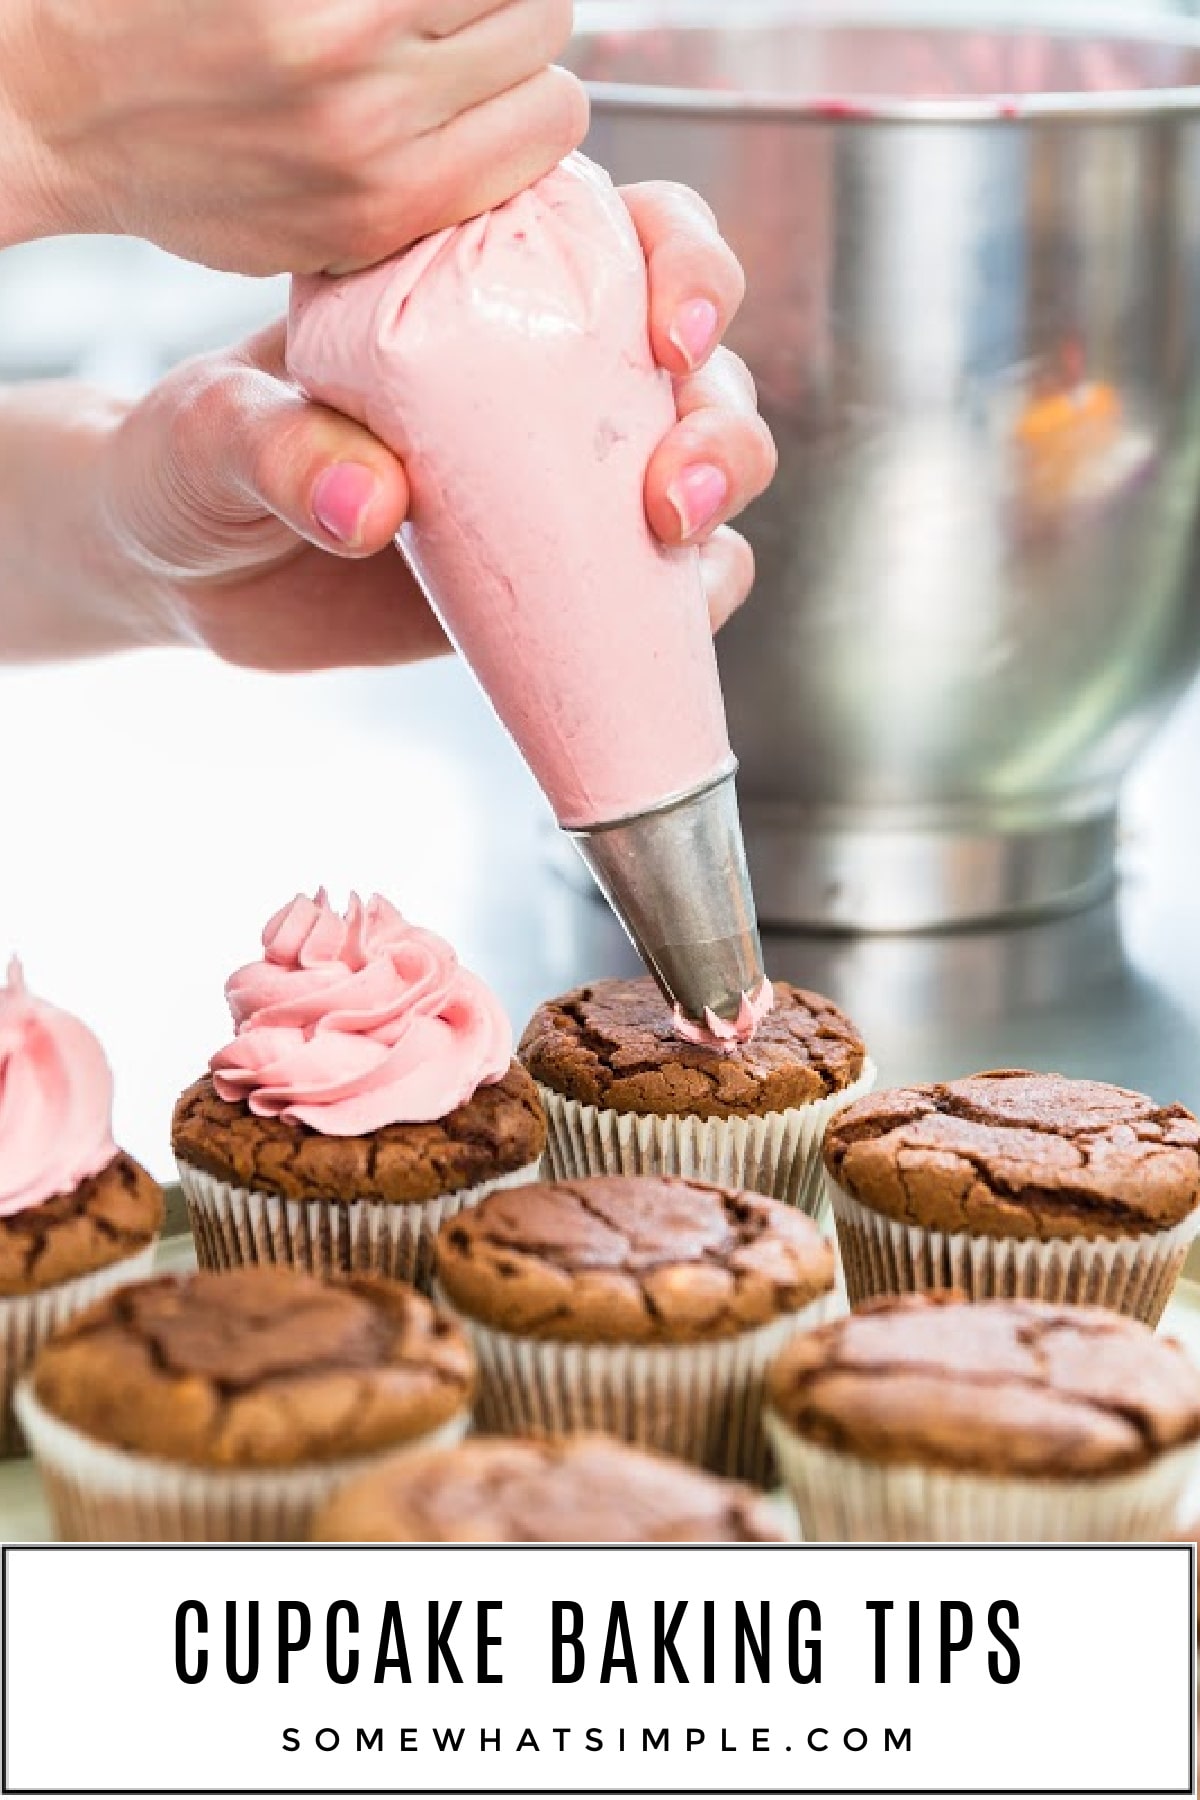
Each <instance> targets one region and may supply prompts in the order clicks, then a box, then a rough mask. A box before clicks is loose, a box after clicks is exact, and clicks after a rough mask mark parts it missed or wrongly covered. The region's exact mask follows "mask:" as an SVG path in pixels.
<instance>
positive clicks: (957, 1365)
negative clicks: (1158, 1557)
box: [767, 1294, 1200, 1543]
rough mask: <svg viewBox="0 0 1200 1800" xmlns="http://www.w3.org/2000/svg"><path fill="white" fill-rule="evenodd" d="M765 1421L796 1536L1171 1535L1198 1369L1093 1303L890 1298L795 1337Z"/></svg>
mask: <svg viewBox="0 0 1200 1800" xmlns="http://www.w3.org/2000/svg"><path fill="white" fill-rule="evenodd" d="M767 1403H768V1410H767V1421H768V1428H769V1430H770V1432H771V1435H772V1438H773V1441H774V1444H775V1449H776V1453H777V1455H778V1458H779V1463H780V1467H781V1469H782V1472H783V1478H784V1480H785V1482H786V1484H787V1486H788V1488H789V1490H790V1492H791V1494H792V1497H793V1499H794V1500H795V1503H796V1508H797V1512H798V1514H799V1517H800V1523H801V1526H802V1528H803V1531H804V1535H805V1536H806V1537H809V1538H817V1539H853V1540H869V1539H885V1540H901V1541H913V1542H916V1541H926V1540H927V1541H930V1542H933V1541H940V1540H943V1539H954V1540H959V1541H961V1540H969V1539H978V1540H980V1541H984V1542H990V1541H994V1540H1014V1539H1016V1540H1021V1539H1023V1540H1025V1541H1028V1542H1034V1543H1036V1542H1042V1541H1048V1540H1053V1539H1065V1540H1070V1539H1080V1540H1089V1541H1095V1540H1097V1539H1099V1540H1105V1539H1109V1538H1113V1539H1116V1538H1130V1537H1156V1536H1160V1535H1169V1533H1170V1530H1171V1527H1172V1524H1173V1522H1174V1520H1175V1518H1176V1516H1177V1514H1178V1509H1179V1504H1180V1501H1181V1499H1182V1497H1183V1494H1184V1493H1185V1491H1186V1489H1187V1487H1188V1485H1189V1482H1190V1480H1191V1478H1192V1474H1193V1471H1194V1470H1195V1467H1196V1462H1197V1452H1198V1450H1200V1370H1197V1368H1196V1367H1195V1365H1194V1364H1193V1363H1192V1362H1191V1360H1190V1359H1189V1357H1188V1355H1187V1353H1186V1351H1185V1350H1184V1349H1183V1347H1182V1345H1180V1344H1177V1343H1175V1342H1173V1341H1172V1340H1170V1339H1166V1338H1157V1337H1155V1335H1154V1334H1153V1332H1151V1331H1150V1330H1149V1329H1148V1328H1147V1327H1146V1326H1145V1325H1141V1324H1139V1323H1138V1322H1137V1321H1136V1320H1134V1319H1126V1318H1121V1317H1119V1316H1118V1315H1117V1314H1116V1313H1112V1312H1108V1311H1106V1310H1104V1309H1103V1308H1101V1307H1091V1306H1086V1307H1076V1306H1052V1305H1048V1304H1046V1303H1045V1302H1043V1301H1038V1300H985V1301H982V1302H979V1303H973V1302H967V1301H959V1300H954V1299H948V1298H946V1297H945V1296H933V1295H917V1294H910V1295H906V1296H904V1297H903V1298H901V1299H897V1300H890V1301H878V1302H875V1303H873V1304H872V1305H870V1306H867V1307H864V1308H863V1310H862V1311H861V1312H857V1313H851V1314H850V1315H848V1316H847V1317H845V1318H841V1319H837V1320H834V1321H832V1322H831V1323H828V1324H826V1325H824V1326H822V1327H820V1328H819V1329H818V1330H816V1331H811V1332H807V1333H805V1334H804V1335H803V1336H801V1337H798V1338H796V1339H795V1340H794V1342H793V1343H791V1344H790V1345H788V1347H787V1348H786V1349H785V1350H784V1351H783V1352H782V1354H781V1355H780V1356H779V1358H778V1359H777V1360H776V1362H775V1363H774V1365H773V1366H772V1368H771V1370H770V1372H769V1374H768V1377H767Z"/></svg>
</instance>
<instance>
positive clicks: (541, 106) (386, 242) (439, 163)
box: [329, 66, 588, 275]
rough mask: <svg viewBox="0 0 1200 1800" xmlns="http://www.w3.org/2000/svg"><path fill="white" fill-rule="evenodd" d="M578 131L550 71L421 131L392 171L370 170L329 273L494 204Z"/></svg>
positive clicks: (557, 72)
mask: <svg viewBox="0 0 1200 1800" xmlns="http://www.w3.org/2000/svg"><path fill="white" fill-rule="evenodd" d="M587 129H588V101H587V94H586V93H585V91H584V89H583V86H582V85H581V83H580V82H578V81H577V80H576V79H575V77H574V76H573V75H570V74H568V72H567V71H566V70H565V69H560V68H558V67H556V66H552V67H550V68H546V69H542V70H541V71H540V72H539V73H538V74H536V75H534V76H532V77H531V78H530V79H529V80H528V81H522V82H520V83H519V84H518V85H517V86H516V87H510V88H509V89H508V90H507V91H506V92H504V93H502V94H497V95H496V96H495V97H494V98H492V99H490V100H486V101H484V102H483V104H482V105H479V106H473V107H471V108H470V110H469V111H467V112H464V113H460V114H459V115H458V117H457V118H455V119H451V120H450V121H449V122H448V123H447V124H445V125H441V126H438V127H437V128H436V129H435V130H432V131H427V132H426V133H425V134H424V136H422V137H420V138H418V139H417V140H416V141H415V142H414V143H412V144H410V145H408V146H406V147H405V148H403V149H402V151H401V152H400V156H399V160H398V161H397V162H396V163H395V164H394V165H391V164H382V165H380V167H379V168H378V170H377V172H376V174H377V178H376V180H375V181H374V182H373V184H372V187H371V191H370V194H369V195H368V196H367V199H366V201H365V202H364V203H362V204H361V205H359V207H358V208H357V210H356V219H355V226H354V230H353V233H352V239H351V241H352V244H353V254H352V255H351V256H349V257H347V258H345V259H342V260H339V261H338V262H336V263H333V264H331V265H330V266H329V273H331V274H335V275H340V274H346V273H347V272H349V271H350V270H351V269H355V268H362V267H365V266H366V265H368V264H370V263H373V262H378V261H380V260H381V259H382V258H383V257H385V256H390V255H392V253H393V252H394V251H396V250H398V249H402V248H403V247H404V245H405V244H410V243H414V242H415V241H416V240H417V239H418V238H421V237H427V236H428V235H429V234H430V233H431V232H435V231H441V230H443V229H444V228H445V227H446V226H448V225H458V224H461V223H462V221H463V220H464V219H471V218H474V217H475V216H476V215H477V214H479V213H482V212H488V211H490V210H491V209H492V208H493V207H496V206H501V205H503V204H504V202H505V201H506V200H511V199H512V197H513V195H514V194H519V193H521V192H522V191H523V190H524V189H525V188H527V187H530V186H531V185H532V184H533V182H535V181H538V180H540V178H541V177H542V176H543V175H546V174H548V173H549V172H550V170H551V169H553V168H555V167H556V166H557V164H558V163H560V162H561V161H562V159H563V157H564V156H569V155H570V153H571V151H572V150H576V149H578V147H579V145H580V144H581V143H582V142H583V140H584V138H585V137H586V135H587ZM398 195H402V196H403V197H404V204H403V207H402V208H400V207H399V205H398V201H397V196H398Z"/></svg>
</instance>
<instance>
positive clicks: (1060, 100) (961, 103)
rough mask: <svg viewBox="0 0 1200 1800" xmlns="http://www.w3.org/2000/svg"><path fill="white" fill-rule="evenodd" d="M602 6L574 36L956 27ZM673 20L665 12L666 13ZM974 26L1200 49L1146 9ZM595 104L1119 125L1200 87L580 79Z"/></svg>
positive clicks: (930, 21) (585, 1) (795, 9)
mask: <svg viewBox="0 0 1200 1800" xmlns="http://www.w3.org/2000/svg"><path fill="white" fill-rule="evenodd" d="M606 5H607V0H605V4H604V5H602V4H600V0H590V3H589V0H580V4H579V6H578V7H577V10H576V37H577V38H579V37H589V36H596V35H599V34H600V33H602V32H603V31H611V30H614V29H618V30H620V31H622V32H623V33H626V32H627V33H628V34H630V35H637V34H638V33H640V32H651V31H660V30H664V29H667V30H670V29H675V30H679V29H685V28H687V27H688V26H692V27H695V26H697V25H700V24H703V23H706V22H707V21H708V20H709V19H711V20H712V22H713V23H714V24H716V25H719V26H722V27H724V28H725V29H731V28H732V29H739V28H743V29H744V28H751V27H753V26H754V25H755V24H763V23H767V22H769V21H771V20H772V19H775V20H777V22H783V23H786V22H787V18H788V15H789V14H791V15H792V16H793V17H794V18H795V21H796V22H797V23H804V22H805V21H806V20H807V22H809V23H812V24H816V23H818V22H821V21H822V19H824V21H826V22H829V23H835V22H838V21H840V22H841V23H843V24H845V25H847V26H855V25H857V26H858V27H859V28H863V29H870V28H871V27H872V26H874V27H876V28H878V27H881V26H895V25H897V24H899V25H903V24H904V23H906V22H907V23H909V24H911V25H913V26H914V28H916V27H922V28H925V29H929V30H946V31H954V30H958V31H962V30H963V29H964V27H963V25H962V23H961V21H960V22H959V23H958V24H956V23H955V17H954V11H953V10H949V9H947V10H943V11H939V8H938V6H937V4H936V0H935V3H934V4H931V5H927V6H926V8H925V9H924V12H923V14H922V15H921V16H919V17H918V16H915V15H914V14H909V13H900V14H898V15H897V14H896V13H895V12H893V10H892V8H891V5H890V4H889V5H888V6H887V7H886V8H884V7H872V6H871V5H870V0H867V3H866V4H864V0H857V3H856V4H855V3H852V4H850V5H847V6H844V7H842V6H838V5H836V4H833V5H830V4H825V5H824V6H814V5H811V4H810V5H808V6H805V5H804V4H803V0H800V3H799V4H798V3H797V0H791V3H790V4H783V5H780V4H779V0H776V4H774V5H766V6H763V7H761V8H760V9H756V8H755V7H754V6H753V4H744V9H743V10H742V11H741V12H740V14H739V15H738V16H737V18H736V22H735V23H734V24H732V26H731V21H730V18H729V13H728V8H727V6H725V5H723V4H718V3H717V0H683V3H682V4H677V5H676V6H675V7H674V8H673V7H672V6H671V5H670V4H669V3H668V4H667V5H666V6H664V5H663V4H662V0H659V7H658V9H657V11H658V16H656V15H655V13H654V12H651V13H650V14H649V16H648V17H644V18H643V19H641V20H640V21H634V22H632V23H624V24H622V25H620V26H616V27H614V25H613V23H612V15H611V14H609V17H608V19H607V20H606V19H605V6H606ZM673 11H674V12H675V13H676V14H677V15H678V16H677V17H675V18H672V16H671V15H672V12H673ZM973 23H974V26H975V28H976V29H977V30H985V29H991V30H994V31H997V32H1006V31H1008V32H1012V31H1017V30H1019V29H1021V26H1022V24H1023V23H1024V24H1026V25H1027V26H1028V27H1029V28H1030V29H1038V30H1041V31H1042V32H1044V33H1047V34H1049V35H1054V36H1060V37H1079V38H1085V37H1087V36H1094V35H1095V34H1096V33H1097V32H1099V31H1102V32H1103V33H1104V35H1106V36H1113V37H1118V38H1123V39H1126V40H1128V41H1129V42H1130V43H1135V44H1145V45H1147V46H1153V45H1163V46H1177V47H1178V48H1180V49H1191V50H1197V51H1200V22H1198V21H1191V20H1186V19H1170V20H1168V19H1163V18H1160V19H1157V20H1151V19H1147V18H1146V16H1145V15H1144V14H1138V13H1135V12H1132V11H1126V10H1125V9H1124V8H1121V9H1120V10H1118V11H1114V12H1112V13H1105V14H1103V15H1101V17H1100V18H1098V19H1093V20H1090V21H1088V26H1087V29H1086V30H1085V29H1084V28H1083V21H1081V20H1080V18H1079V16H1078V14H1072V13H1069V12H1062V11H1057V10H1055V11H1051V13H1050V16H1049V18H1043V19H1041V20H1038V21H1036V22H1035V21H1032V20H1031V21H1020V20H1016V19H1011V18H1010V19H1009V20H1008V22H1007V24H1003V23H1000V22H998V21H995V20H992V19H990V18H987V17H985V18H981V19H977V20H975V21H973ZM585 85H586V87H587V90H588V93H589V95H590V97H591V101H592V104H593V106H595V107H596V108H597V109H598V110H600V111H601V112H607V113H618V112H639V113H667V114H671V115H675V116H679V117H693V118H696V117H701V118H710V117H718V118H721V117H723V118H733V119H738V118H753V119H759V120H764V121H770V120H780V121H789V122H793V123H803V124H814V125H825V126H831V125H836V126H846V127H854V128H860V129H861V128H862V127H863V126H874V125H913V124H919V125H978V124H986V125H1008V126H1013V127H1020V126H1022V125H1025V124H1030V123H1042V122H1045V121H1055V120H1061V121H1064V122H1078V121H1081V120H1082V121H1084V122H1087V123H1104V122H1112V123H1125V122H1130V121H1132V122H1140V123H1144V122H1146V121H1147V120H1154V119H1160V118H1161V119H1163V120H1170V119H1178V118H1181V117H1184V118H1186V117H1189V116H1191V115H1196V116H1200V84H1198V85H1195V86H1187V87H1161V88H1136V89H1131V90H1128V91H1124V90H1121V89H1108V90H1101V91H1098V92H1090V93H1089V92H1076V91H1067V92H1047V93H1040V94H1005V93H997V94H983V95H969V96H964V97H962V98H956V99H949V100H946V99H928V100H923V99H903V98H901V97H898V96H897V97H889V96H886V95H883V96H880V95H874V94H855V93H853V92H849V93H845V94H839V95H838V96H836V98H835V97H833V96H828V95H811V96H804V97H797V98H795V99H789V98H788V97H787V96H786V95H781V94H773V93H769V92H761V91H758V90H755V89H752V88H748V89H745V90H744V91H742V92H739V93H730V92H728V91H727V90H725V89H720V90H718V89H713V88H691V87H674V86H659V85H656V84H654V83H642V82H612V81H586V82H585Z"/></svg>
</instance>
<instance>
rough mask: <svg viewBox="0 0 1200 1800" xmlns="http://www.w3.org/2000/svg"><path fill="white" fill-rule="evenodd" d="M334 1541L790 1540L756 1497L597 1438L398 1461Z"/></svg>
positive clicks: (332, 1515)
mask: <svg viewBox="0 0 1200 1800" xmlns="http://www.w3.org/2000/svg"><path fill="white" fill-rule="evenodd" d="M312 1536H313V1538H314V1539H316V1540H319V1541H325V1542H343V1543H381V1544H382V1543H428V1544H456V1543H457V1544H464V1543H465V1544H469V1543H492V1544H593V1543H598V1544H603V1543H611V1544H642V1543H660V1544H662V1543H675V1544H679V1543H703V1544H768V1543H778V1542H781V1541H783V1539H784V1538H785V1533H784V1531H783V1530H782V1528H781V1526H780V1523H779V1521H778V1519H777V1518H776V1517H775V1515H774V1513H773V1511H772V1509H771V1506H770V1504H769V1503H768V1502H767V1501H766V1500H765V1499H764V1497H763V1496H762V1495H761V1494H757V1493H755V1491H754V1490H753V1489H752V1488H749V1487H743V1486H742V1485H741V1484H740V1483H738V1482H732V1481H722V1480H720V1479H719V1478H718V1477H716V1476H714V1475H706V1474H704V1473H702V1472H701V1471H700V1470H698V1469H693V1468H689V1467H688V1465H687V1464H686V1463H681V1462H676V1461H674V1460H673V1459H672V1458H670V1457H665V1456H655V1455H652V1454H650V1453H649V1452H647V1451H645V1450H635V1449H632V1448H631V1447H630V1446H629V1445H627V1444H621V1443H618V1442H616V1441H615V1440H614V1439H613V1438H607V1437H601V1436H599V1435H598V1434H581V1435H579V1436H576V1437H565V1438H543V1439H538V1440H535V1439H531V1438H472V1439H471V1440H470V1441H469V1442H467V1443H465V1444H460V1445H458V1446H457V1448H455V1449H450V1450H431V1451H428V1452H418V1453H415V1454H413V1455H411V1456H405V1457H397V1458H394V1459H392V1460H390V1461H388V1462H386V1463H382V1464H381V1465H380V1466H379V1467H378V1468H377V1469H372V1470H371V1471H369V1472H368V1473H367V1474H366V1475H363V1476H360V1477H359V1479H358V1480H357V1481H353V1482H351V1483H350V1484H349V1485H348V1486H347V1487H345V1488H342V1489H340V1490H339V1491H338V1492H337V1493H336V1494H334V1495H333V1497H332V1498H331V1499H330V1500H328V1501H327V1502H326V1504H325V1505H324V1506H323V1507H322V1508H321V1511H320V1512H319V1514H318V1515H317V1518H316V1519H315V1520H314V1522H313V1528H312Z"/></svg>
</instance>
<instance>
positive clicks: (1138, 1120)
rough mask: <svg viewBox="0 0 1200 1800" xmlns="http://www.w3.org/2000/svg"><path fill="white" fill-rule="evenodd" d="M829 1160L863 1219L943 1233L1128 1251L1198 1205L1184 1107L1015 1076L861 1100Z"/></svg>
mask: <svg viewBox="0 0 1200 1800" xmlns="http://www.w3.org/2000/svg"><path fill="white" fill-rule="evenodd" d="M824 1155H825V1165H826V1167H827V1168H828V1170H829V1172H830V1174H831V1175H832V1176H833V1177H834V1179H835V1181H837V1182H838V1184H839V1185H840V1186H841V1187H842V1188H844V1189H845V1190H846V1191H847V1193H849V1194H851V1195H852V1196H853V1197H854V1198H855V1199H856V1200H859V1201H861V1202H862V1204H863V1205H864V1206H867V1207H870V1208H871V1210H872V1211H874V1212H879V1213H884V1214H886V1216H887V1217H889V1218H893V1219H899V1220H902V1221H904V1222H906V1223H908V1224H913V1225H922V1226H924V1227H926V1228H927V1229H929V1230H935V1231H951V1232H953V1231H969V1232H973V1233H975V1234H977V1235H979V1236H984V1237H1013V1238H1042V1239H1045V1238H1056V1237H1090V1238H1118V1237H1129V1236H1136V1235H1139V1234H1141V1233H1143V1232H1148V1231H1166V1230H1169V1229H1170V1228H1171V1227H1172V1226H1173V1225H1177V1224H1179V1223H1180V1222H1181V1221H1182V1220H1183V1219H1184V1218H1186V1217H1187V1215H1188V1214H1189V1213H1190V1212H1192V1211H1193V1209H1194V1208H1195V1207H1196V1205H1197V1203H1198V1202H1200V1124H1197V1121H1196V1120H1195V1119H1194V1118H1193V1117H1192V1115H1191V1113H1189V1112H1187V1111H1185V1109H1184V1108H1183V1107H1182V1106H1159V1105H1157V1104H1156V1103H1155V1102H1154V1101H1153V1100H1148V1099H1147V1098H1146V1096H1145V1095H1144V1094H1135V1093H1131V1092H1129V1091H1127V1090H1126V1089H1125V1088H1117V1087H1108V1086H1106V1085H1105V1084H1104V1083H1103V1082H1099V1081H1069V1080H1067V1079H1066V1078H1065V1077H1064V1076H1061V1075H1033V1074H1029V1073H1027V1072H1026V1071H1024V1070H1019V1069H1005V1070H999V1071H996V1072H994V1073H991V1074H986V1075H973V1076H970V1077H969V1078H968V1079H966V1080H964V1081H951V1082H946V1083H945V1084H943V1085H939V1086H931V1087H914V1088H894V1089H892V1090H891V1091H890V1092H885V1093H879V1094H873V1095H871V1096H870V1097H869V1098H868V1099H866V1100H859V1101H857V1102H855V1104H854V1105H852V1106H849V1107H847V1108H846V1109H845V1111H844V1112H841V1113H839V1114H838V1115H837V1117H836V1118H835V1119H834V1120H833V1122H832V1123H831V1125H830V1127H829V1130H828V1131H827V1133H826V1136H825V1150H824Z"/></svg>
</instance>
